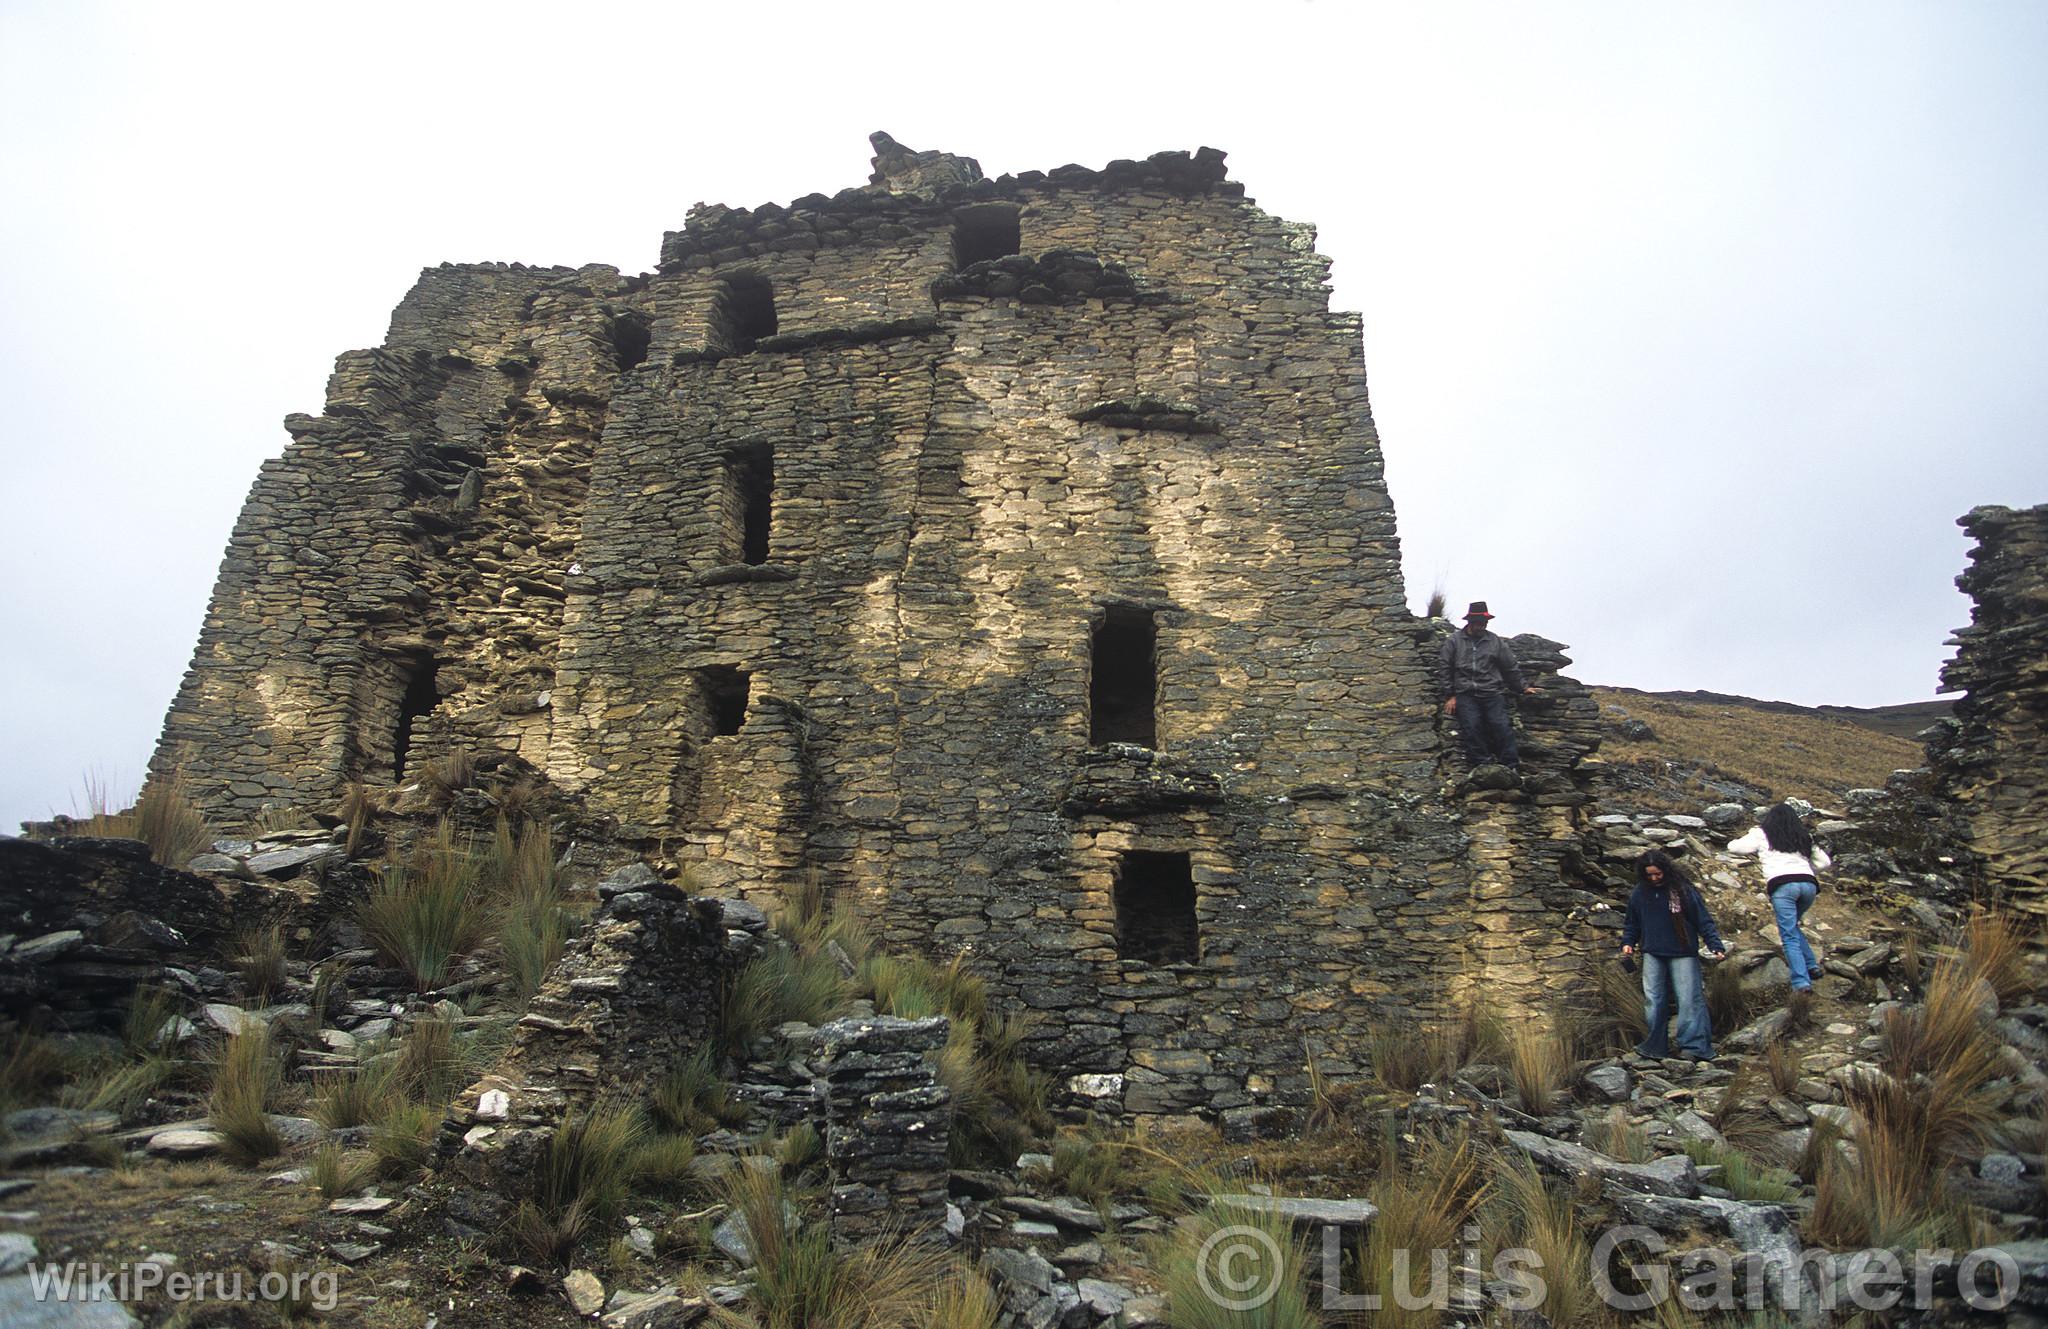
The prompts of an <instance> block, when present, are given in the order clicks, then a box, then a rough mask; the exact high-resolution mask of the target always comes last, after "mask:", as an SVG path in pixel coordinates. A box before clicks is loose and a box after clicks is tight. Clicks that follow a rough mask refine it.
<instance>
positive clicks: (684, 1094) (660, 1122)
mask: <svg viewBox="0 0 2048 1329" xmlns="http://www.w3.org/2000/svg"><path fill="white" fill-rule="evenodd" d="M647 1112H648V1115H649V1116H650V1117H651V1118H652V1119H653V1122H654V1125H655V1126H656V1127H657V1128H658V1129H660V1130H664V1131H670V1132H675V1133H680V1134H684V1135H701V1134H703V1133H704V1132H706V1131H710V1130H715V1129H717V1128H718V1127H719V1126H737V1125H739V1124H740V1123H741V1122H743V1121H745V1120H746V1119H747V1109H746V1105H745V1104H743V1103H736V1102H734V1101H733V1098H732V1092H731V1088H730V1086H728V1085H727V1084H726V1082H725V1077H724V1076H723V1075H721V1074H719V1070H718V1058H717V1054H716V1053H715V1052H714V1051H713V1050H712V1049H711V1047H710V1046H709V1045H706V1046H704V1047H700V1048H698V1049H697V1050H696V1051H695V1052H692V1053H691V1054H690V1055H689V1056H687V1057H684V1058H683V1059H682V1060H680V1061H678V1062H676V1063H675V1064H674V1065H673V1066H671V1067H669V1069H668V1070H667V1071H665V1072H664V1073H663V1074H662V1076H661V1078H660V1079H658V1080H656V1081H655V1082H654V1087H653V1089H652V1090H650V1091H649V1093H648V1098H647Z"/></svg>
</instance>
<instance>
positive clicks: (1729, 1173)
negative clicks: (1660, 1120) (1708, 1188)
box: [1679, 1139, 1799, 1204]
mask: <svg viewBox="0 0 2048 1329" xmlns="http://www.w3.org/2000/svg"><path fill="white" fill-rule="evenodd" d="M1679 1147H1680V1148H1681V1149H1683V1150H1684V1151H1685V1152H1686V1155H1687V1156H1688V1157H1690V1158H1691V1159H1692V1161H1693V1162H1695V1163H1697V1164H1699V1165H1700V1166H1701V1167H1714V1168H1719V1169H1720V1175H1719V1179H1718V1182H1717V1184H1718V1185H1719V1186H1720V1187H1721V1188H1722V1189H1723V1190H1725V1191H1727V1192H1728V1193H1729V1194H1731V1195H1733V1196H1734V1197H1735V1198H1736V1199H1738V1200H1747V1201H1749V1202H1750V1203H1752V1204H1784V1203H1786V1202H1787V1201H1789V1200H1791V1199H1793V1198H1794V1197H1796V1196H1797V1195H1798V1194H1799V1179H1798V1178H1797V1177H1795V1176H1793V1175H1791V1174H1790V1173H1788V1172H1784V1171H1781V1170H1779V1169H1778V1168H1774V1167H1766V1166H1764V1165H1763V1164H1761V1163H1759V1162H1757V1161H1756V1160H1755V1159H1753V1158H1751V1157H1750V1156H1749V1155H1748V1154H1745V1153H1743V1152H1742V1151H1741V1150H1740V1149H1737V1148H1736V1147H1735V1146H1734V1145H1731V1144H1725V1143H1723V1142H1721V1141H1719V1140H1700V1139H1687V1140H1684V1141H1681V1142H1680V1144H1679Z"/></svg>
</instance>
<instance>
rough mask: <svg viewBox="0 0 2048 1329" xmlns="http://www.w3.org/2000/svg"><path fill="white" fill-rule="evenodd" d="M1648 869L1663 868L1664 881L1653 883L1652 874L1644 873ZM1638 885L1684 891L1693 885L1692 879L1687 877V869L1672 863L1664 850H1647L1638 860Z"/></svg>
mask: <svg viewBox="0 0 2048 1329" xmlns="http://www.w3.org/2000/svg"><path fill="white" fill-rule="evenodd" d="M1646 868H1662V869H1663V870H1664V880H1663V881H1662V882H1653V881H1651V880H1650V874H1649V873H1648V872H1646V871H1644V869H1646ZM1636 884H1637V885H1638V886H1650V887H1657V888H1668V889H1672V890H1683V889H1685V888H1686V887H1688V886H1690V885H1692V879H1691V878H1690V877H1688V876H1686V875H1685V869H1684V868H1682V867H1680V866H1678V864H1676V863H1674V862H1672V861H1671V855H1669V854H1667V853H1665V852H1664V851H1663V850H1662V849H1645V850H1644V851H1643V852H1642V853H1641V854H1640V855H1638V856H1637V858H1636Z"/></svg>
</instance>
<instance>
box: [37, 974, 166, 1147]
mask: <svg viewBox="0 0 2048 1329" xmlns="http://www.w3.org/2000/svg"><path fill="white" fill-rule="evenodd" d="M177 1018H178V1000H177V997H176V996H175V995H173V994H172V993H171V992H170V991H169V990H167V989H165V988H159V987H146V986H145V987H137V988H136V989H135V990H134V991H133V992H132V993H130V994H129V997H128V1005H127V1008H126V1009H125V1010H124V1011H123V1013H122V1017H121V1045H120V1050H119V1051H118V1052H117V1053H114V1054H112V1055H106V1056H96V1057H94V1058H92V1059H91V1060H90V1061H88V1062H87V1063H86V1064H85V1065H83V1066H81V1067H77V1068H74V1069H73V1071H72V1072H71V1074H72V1079H71V1083H69V1084H68V1085H65V1086H64V1090H63V1095H62V1098H63V1102H64V1105H65V1106H67V1107H75V1108H83V1109H84V1110H86V1111H88V1112H113V1113H115V1114H117V1115H119V1116H121V1117H123V1118H126V1117H129V1116H131V1115H132V1114H134V1113H136V1112H137V1111H139V1110H140V1109H141V1108H142V1107H143V1106H144V1105H145V1104H147V1103H148V1102H149V1100H150V1099H151V1098H152V1097H154V1096H155V1094H156V1092H157V1091H158V1090H159V1089H161V1088H163V1087H164V1086H165V1085H166V1084H168V1083H170V1082H171V1081H173V1080H175V1079H177V1078H179V1077H180V1076H181V1075H183V1074H184V1073H185V1071H186V1067H185V1064H184V1063H183V1062H182V1061H180V1060H179V1058H178V1057H177V1056H175V1055H174V1052H173V1048H172V1042H171V1038H170V1033H171V1026H172V1024H173V1022H174V1021H175V1020H176V1019H177Z"/></svg>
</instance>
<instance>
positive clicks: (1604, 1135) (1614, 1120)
mask: <svg viewBox="0 0 2048 1329" xmlns="http://www.w3.org/2000/svg"><path fill="white" fill-rule="evenodd" d="M1586 1143H1587V1144H1588V1145H1590V1146H1591V1147H1592V1148H1595V1149H1598V1150H1599V1151H1600V1152H1601V1153H1603V1154H1606V1155H1607V1156H1608V1157H1609V1158H1615V1159H1619V1160H1620V1161H1622V1162H1624V1163H1647V1162H1649V1161H1650V1158H1651V1156H1652V1152H1651V1149H1650V1135H1649V1132H1648V1131H1645V1130H1644V1129H1643V1128H1642V1127H1640V1126H1638V1125H1636V1124H1635V1122H1633V1121H1631V1120H1630V1119H1629V1115H1628V1109H1627V1108H1626V1107H1624V1106H1622V1105H1621V1104H1620V1103H1616V1104H1615V1105H1614V1106H1612V1107H1610V1108H1608V1109H1607V1115H1606V1116H1604V1117H1600V1118H1598V1119H1597V1120H1595V1121H1593V1122H1592V1123H1590V1124H1589V1125H1588V1126H1587V1127H1586Z"/></svg>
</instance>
